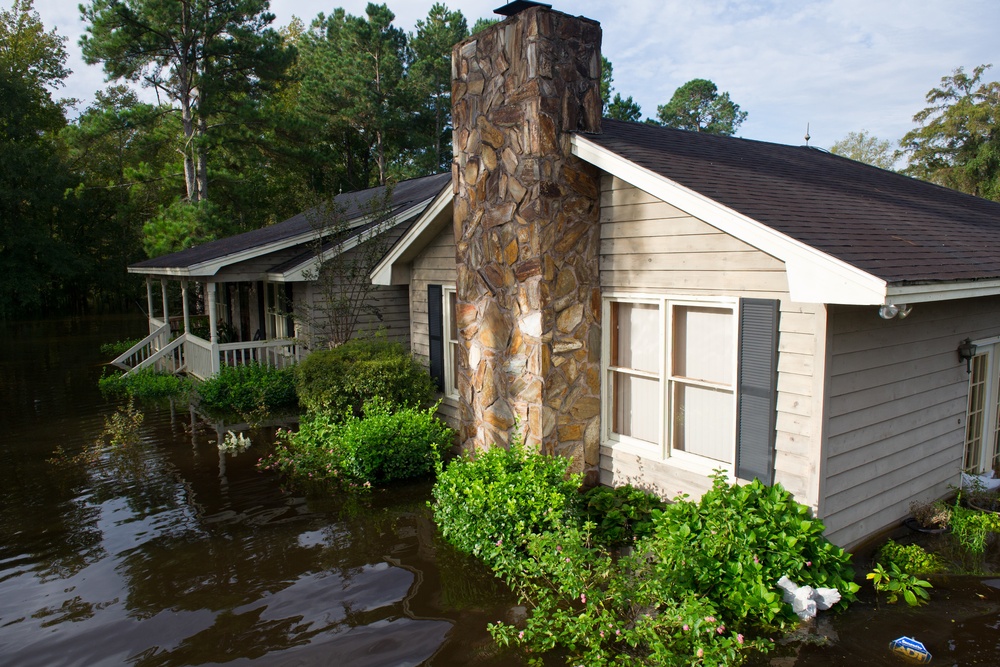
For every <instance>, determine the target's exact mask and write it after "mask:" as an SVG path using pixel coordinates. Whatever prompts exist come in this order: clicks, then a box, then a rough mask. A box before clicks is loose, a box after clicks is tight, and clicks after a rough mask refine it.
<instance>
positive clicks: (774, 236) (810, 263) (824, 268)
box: [571, 134, 886, 305]
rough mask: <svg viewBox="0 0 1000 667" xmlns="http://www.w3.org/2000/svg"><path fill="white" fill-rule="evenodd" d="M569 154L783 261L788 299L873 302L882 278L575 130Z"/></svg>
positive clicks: (880, 299) (880, 293) (881, 290)
mask: <svg viewBox="0 0 1000 667" xmlns="http://www.w3.org/2000/svg"><path fill="white" fill-rule="evenodd" d="M571 142H572V149H573V154H574V155H576V156H577V157H579V158H580V159H581V160H584V161H585V162H589V163H590V164H592V165H594V166H595V167H597V168H599V169H602V170H604V171H606V172H608V173H609V174H612V175H614V176H617V177H618V178H620V179H622V180H623V181H626V182H628V183H631V184H632V185H634V186H635V187H637V188H639V189H641V190H645V191H646V192H648V193H650V194H651V195H653V196H655V197H658V198H660V199H662V200H663V201H665V202H667V203H668V204H670V205H671V206H676V207H677V208H679V209H681V210H682V211H685V212H687V213H689V214H691V215H693V216H694V217H696V218H698V219H699V220H702V221H704V222H706V223H708V224H709V225H712V226H713V227H716V228H717V229H719V230H721V231H723V232H725V233H727V234H729V235H730V236H733V237H735V238H738V239H740V240H741V241H744V242H745V243H747V244H749V245H751V246H753V247H755V248H758V249H759V250H761V251H763V252H765V253H767V254H769V255H771V256H773V257H775V258H777V259H779V260H781V261H782V262H784V263H785V271H786V273H787V276H788V291H789V295H790V297H791V298H792V300H793V301H799V302H803V303H840V304H857V305H878V304H882V303H884V302H885V300H886V282H885V281H884V280H881V279H880V278H876V277H875V276H873V275H871V274H870V273H867V272H865V271H862V270H861V269H858V268H857V267H854V266H851V265H850V264H848V263H846V262H844V261H842V260H839V259H836V258H835V257H831V256H830V255H828V254H826V253H824V252H821V251H819V250H817V249H816V248H814V247H812V246H810V245H808V244H805V243H802V242H801V241H798V240H796V239H793V238H791V237H790V236H787V235H786V234H782V233H781V232H779V231H777V230H775V229H772V228H771V227H768V226H767V225H764V224H762V223H760V222H758V221H756V220H754V219H753V218H750V217H748V216H745V215H743V214H742V213H739V212H737V211H734V210H733V209H731V208H729V207H727V206H724V205H722V204H720V203H719V202H717V201H715V200H713V199H711V198H709V197H706V196H704V195H702V194H701V193H698V192H695V191H694V190H691V189H689V188H686V187H684V186H683V185H681V184H680V183H677V182H676V181H672V180H670V179H669V178H666V177H665V176H662V175H660V174H657V173H656V172H654V171H651V170H649V169H646V168H645V167H641V166H639V165H637V164H635V163H634V162H631V161H630V160H627V159H626V158H624V157H622V156H620V155H618V154H617V153H615V152H613V151H610V150H608V149H606V148H604V147H603V146H601V145H599V144H596V143H594V142H593V141H590V140H589V139H587V138H586V137H585V136H583V135H579V134H574V135H573V137H572V139H571Z"/></svg>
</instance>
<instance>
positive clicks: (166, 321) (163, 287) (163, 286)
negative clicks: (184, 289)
mask: <svg viewBox="0 0 1000 667" xmlns="http://www.w3.org/2000/svg"><path fill="white" fill-rule="evenodd" d="M160 294H161V295H162V296H163V323H164V324H166V325H167V326H168V327H169V326H170V312H169V311H168V310H167V279H166V278H160ZM167 332H168V333H169V332H170V329H169V328H168V329H167Z"/></svg>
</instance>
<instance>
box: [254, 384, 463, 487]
mask: <svg viewBox="0 0 1000 667" xmlns="http://www.w3.org/2000/svg"><path fill="white" fill-rule="evenodd" d="M436 410H437V406H433V407H431V408H428V409H426V410H421V409H418V408H402V409H399V410H393V409H391V408H390V406H388V405H387V404H386V403H385V402H384V401H381V400H373V401H369V402H368V403H366V404H365V405H364V411H365V416H364V417H357V416H355V415H354V414H348V415H347V417H346V419H342V420H339V419H334V418H333V417H332V416H331V415H330V414H328V413H313V414H310V415H308V416H306V417H305V418H304V419H303V420H302V422H301V423H300V425H299V430H298V432H294V433H293V432H290V431H280V432H279V439H278V443H277V445H276V450H275V453H274V454H273V455H271V456H270V457H268V458H267V459H264V460H262V461H261V467H263V468H269V469H273V470H277V471H279V472H282V473H285V474H287V475H290V476H292V477H294V478H299V479H303V478H304V479H311V480H315V481H323V480H336V479H346V480H349V481H352V482H361V483H368V484H381V483H384V482H389V481H393V480H398V479H407V478H411V477H418V476H420V475H425V474H427V473H429V472H431V471H433V470H434V468H435V466H436V464H437V463H438V452H440V450H441V449H442V448H445V447H449V446H450V445H451V438H452V432H451V429H449V428H448V427H447V426H446V425H445V424H444V422H442V421H440V420H439V419H437V418H436V417H435V416H434V413H435V412H436Z"/></svg>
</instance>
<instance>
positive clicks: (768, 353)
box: [736, 299, 778, 484]
mask: <svg viewBox="0 0 1000 667" xmlns="http://www.w3.org/2000/svg"><path fill="white" fill-rule="evenodd" d="M737 377H738V382H739V394H738V398H737V409H736V476H737V477H739V478H740V479H745V480H753V479H754V478H755V477H756V478H757V479H759V480H760V481H762V482H764V483H765V484H773V483H774V434H775V421H776V415H777V401H778V398H777V397H778V386H777V385H778V302H777V301H776V300H773V299H740V342H739V360H738V362H737Z"/></svg>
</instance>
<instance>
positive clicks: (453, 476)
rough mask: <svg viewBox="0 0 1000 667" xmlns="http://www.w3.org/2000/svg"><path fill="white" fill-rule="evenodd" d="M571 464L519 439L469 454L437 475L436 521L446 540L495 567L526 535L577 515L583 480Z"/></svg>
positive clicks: (550, 528) (434, 505) (559, 523)
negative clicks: (575, 473)
mask: <svg viewBox="0 0 1000 667" xmlns="http://www.w3.org/2000/svg"><path fill="white" fill-rule="evenodd" d="M569 464H570V460H569V459H568V458H566V457H562V456H546V455H543V454H539V453H537V452H535V451H529V449H528V448H527V447H525V446H524V445H523V444H522V442H521V441H520V439H515V441H514V442H512V443H511V445H510V448H509V449H505V448H503V447H500V446H495V447H492V448H490V449H488V450H486V451H484V452H478V453H476V455H475V457H474V458H473V457H472V456H471V455H469V454H465V455H463V456H462V457H460V458H457V459H455V460H453V461H452V462H451V464H450V465H449V466H448V467H447V468H446V469H445V470H443V471H442V472H440V473H439V475H438V480H437V483H436V484H435V485H434V489H433V491H432V494H433V496H434V503H433V507H434V520H435V521H436V522H437V525H438V528H440V529H441V533H442V534H443V535H444V538H445V539H446V540H447V541H448V542H450V543H451V544H453V545H454V546H455V547H457V548H458V549H459V550H461V551H464V552H466V553H470V554H473V555H475V556H478V557H479V558H482V559H483V560H485V561H486V562H487V564H489V565H490V566H491V567H495V566H496V563H497V562H498V559H499V558H501V557H502V555H503V554H504V553H505V552H507V551H513V550H518V549H521V548H523V545H524V543H525V541H526V539H527V536H528V535H529V534H532V533H541V532H543V531H546V530H554V529H556V528H558V527H559V526H561V525H562V524H563V521H564V520H565V519H567V518H569V517H571V516H572V515H573V512H574V510H575V506H576V502H577V498H578V493H577V489H579V487H580V481H581V478H580V476H579V475H567V470H568V469H569Z"/></svg>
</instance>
